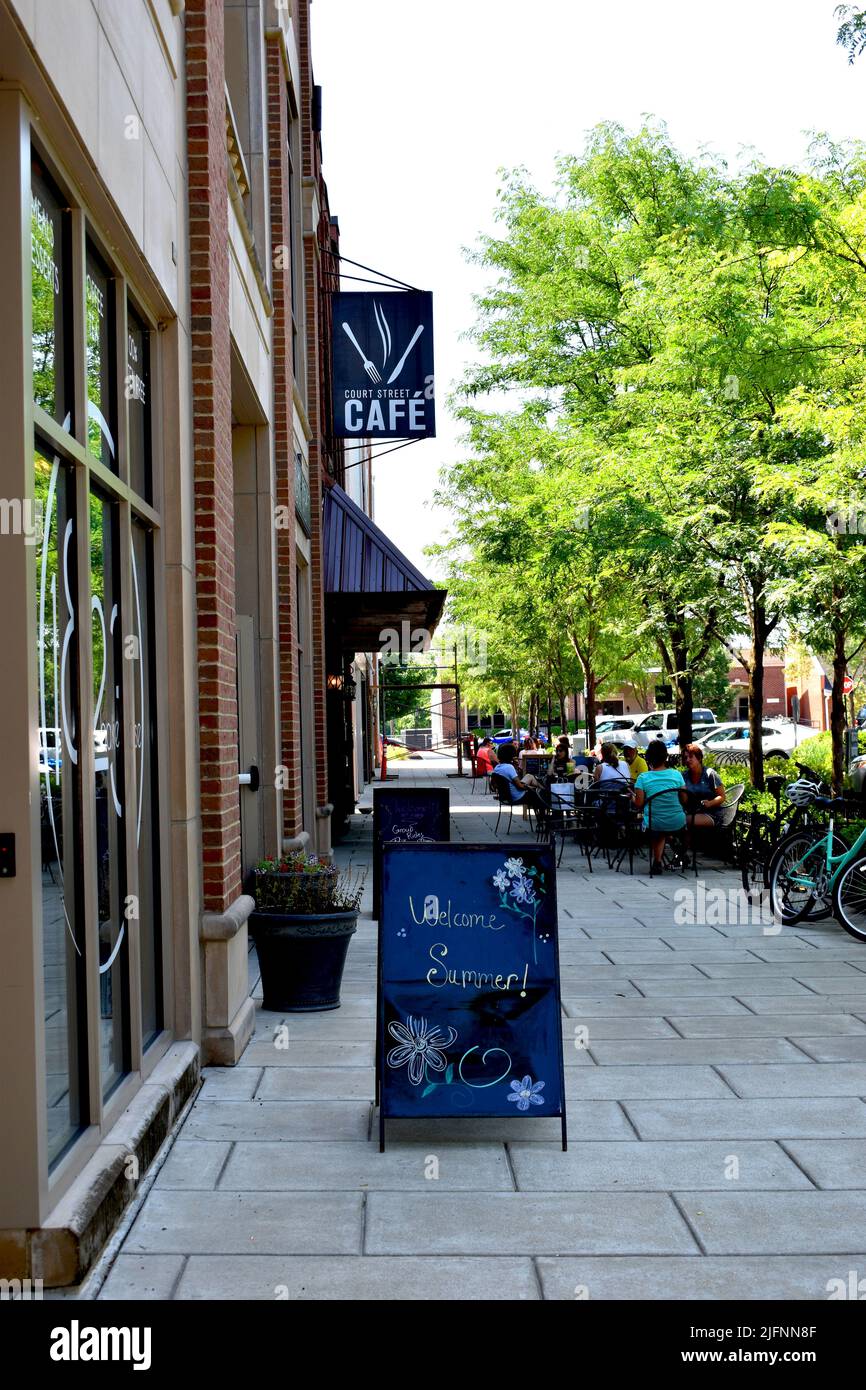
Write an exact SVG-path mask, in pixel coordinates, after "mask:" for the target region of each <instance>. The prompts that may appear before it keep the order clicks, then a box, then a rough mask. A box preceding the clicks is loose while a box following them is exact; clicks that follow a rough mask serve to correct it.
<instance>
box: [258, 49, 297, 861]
mask: <svg viewBox="0 0 866 1390" xmlns="http://www.w3.org/2000/svg"><path fill="white" fill-rule="evenodd" d="M266 61H267V102H268V106H267V119H268V178H269V188H268V195H269V199H270V213H271V248H272V257H271V264H272V268H273V289H272V292H273V301H274V319H273V333H274V339H273V373H274V462H275V471H276V500H277V507H278V508H280V526H279V528H278V529H277V531H276V552H277V624H278V636H279V667H280V729H281V753H280V761H281V763H282V764H283V766H284V767H285V768H286V769H287V770H288V785H287V786H286V787H285V788H284V790H283V793H282V801H283V834H284V835H286V836H294V835H298V834H300V832H301V830H303V807H302V805H301V757H302V749H301V742H300V720H299V718H298V706H299V700H300V691H299V689H298V670H297V661H296V645H297V632H296V620H297V607H296V584H297V579H296V566H297V549H296V537H295V447H294V430H293V419H294V412H293V408H292V382H293V378H294V363H293V361H292V268H291V251H290V247H291V238H292V229H291V227H290V225H289V206H290V203H289V153H288V141H289V125H288V121H289V117H288V99H289V98H288V90H287V86H286V77H285V69H284V67H283V58H282V50H281V48H280V44H279V40H278V39H277V37H276V35H271V36H269V37H268V40H267V58H266ZM285 522H287V523H288V524H287V525H286V524H284V523H285Z"/></svg>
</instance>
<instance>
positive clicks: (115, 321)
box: [21, 110, 174, 1204]
mask: <svg viewBox="0 0 866 1390" xmlns="http://www.w3.org/2000/svg"><path fill="white" fill-rule="evenodd" d="M25 126H26V129H27V134H28V136H29V140H28V142H27V145H26V149H22V161H21V196H22V198H23V199H24V200H25V201H26V206H27V221H28V227H29V218H30V196H31V194H30V189H31V167H32V165H31V157H34V158H36V159H37V160H38V161H39V163H40V165H42V166H43V168H44V170H45V172H46V174H47V175H48V176H49V177H50V179H51V181H52V183H53V184H54V186H55V187H56V188H57V189H58V190H59V192H60V193H61V195H62V197H63V199H64V200H65V202H66V206H67V208H68V210H69V244H70V253H69V259H70V274H69V277H68V283H67V290H68V294H69V298H70V301H71V302H70V305H69V308H68V310H67V313H68V335H67V336H68V339H69V341H68V343H67V344H66V351H67V354H68V362H69V370H70V385H69V389H68V401H69V406H70V417H71V419H70V428H69V429H68V430H67V429H64V427H63V425H62V424H60V423H58V422H57V421H56V420H54V419H53V418H52V416H50V415H49V414H48V412H47V411H46V410H44V409H43V408H42V407H41V406H39V405H37V404H36V402H35V400H34V399H33V387H32V349H31V348H30V346H29V344H25V349H26V352H27V353H29V358H30V366H29V371H28V373H27V382H26V396H25V413H26V415H27V418H28V420H29V423H30V430H29V433H30V449H31V451H34V450H36V449H39V450H40V451H41V452H43V453H44V454H46V456H47V457H48V458H49V459H51V458H53V457H54V456H55V455H56V456H57V457H59V458H60V460H61V462H62V463H63V464H65V465H68V466H69V467H71V469H72V471H73V482H72V488H73V496H74V505H75V515H76V531H75V544H76V592H75V594H74V596H73V600H74V606H75V611H76V620H77V622H76V625H77V626H78V627H79V644H80V652H79V661H78V671H77V689H76V691H75V694H76V696H77V708H78V710H79V712H80V715H79V717H80V727H81V729H90V728H92V725H93V703H94V701H93V651H92V640H91V636H90V593H91V591H90V553H89V547H90V531H89V516H90V511H89V506H90V497H91V495H92V494H93V493H94V492H97V493H101V494H102V495H103V496H104V497H106V498H108V499H110V501H111V502H112V504H114V505H116V508H117V511H116V517H117V528H118V544H119V564H118V570H119V583H120V592H121V601H122V605H123V617H124V622H125V623H127V624H128V623H134V622H135V617H134V612H133V607H132V605H133V596H134V587H133V570H132V566H133V558H132V528H133V525H134V522H135V519H136V518H138V519H139V520H140V521H141V523H142V524H143V526H144V528H145V529H146V531H148V532H149V533H150V535H151V537H152V540H151V553H152V569H153V575H152V590H153V596H152V612H151V615H150V622H151V628H152V641H151V653H150V677H149V679H150V683H151V689H152V699H153V702H154V711H153V720H154V723H155V727H156V749H155V753H156V757H155V760H154V761H153V762H152V764H151V766H150V768H149V769H148V774H147V775H148V776H149V777H150V778H151V779H152V782H153V785H154V787H155V788H158V789H159V796H158V802H157V807H156V811H155V813H154V815H153V829H152V833H153V835H154V836H156V838H157V844H156V846H155V856H154V875H155V883H154V895H155V916H156V917H157V918H158V920H157V921H156V922H155V924H154V928H153V929H154V930H155V931H156V932H157V933H158V934H159V948H160V949H159V957H160V967H161V969H160V986H161V1004H162V1007H161V1016H162V1026H161V1028H160V1029H159V1030H158V1031H157V1032H156V1033H155V1034H154V1035H153V1036H152V1037H151V1038H150V1040H149V1042H148V1043H147V1044H146V1045H145V1044H144V1041H143V1035H142V1018H141V1012H142V1011H141V997H142V996H141V987H142V980H141V950H140V934H139V933H140V924H139V923H138V922H135V921H134V919H129V933H128V944H127V948H126V949H127V961H128V969H127V988H128V996H129V1012H128V1019H127V1021H126V1026H127V1028H128V1048H129V1051H128V1063H129V1070H128V1071H126V1072H124V1073H123V1074H121V1076H120V1078H119V1079H118V1081H117V1082H116V1083H115V1085H114V1086H113V1087H112V1088H111V1089H110V1090H109V1092H108V1093H107V1094H106V1095H103V1089H102V1077H101V1071H100V1055H99V1046H100V1041H99V1039H100V1019H99V1011H100V990H99V979H100V976H99V970H98V952H97V950H96V928H95V925H94V924H95V923H96V922H97V921H98V912H97V903H96V859H97V851H96V812H95V800H94V797H93V795H92V793H91V792H90V791H88V790H84V789H86V788H89V787H92V786H93V785H94V778H95V753H94V747H93V739H92V738H82V739H81V740H80V749H79V759H80V778H81V785H82V797H83V805H84V815H83V817H82V826H81V861H82V874H81V879H82V882H81V885H80V890H79V891H80V901H81V906H82V911H83V922H84V927H83V936H84V943H85V956H86V962H85V967H84V972H85V991H84V993H85V997H84V999H83V1000H81V1001H80V1006H81V1009H82V1015H83V1018H84V1025H83V1031H84V1035H85V1038H86V1048H87V1054H86V1057H85V1059H84V1067H85V1069H86V1073H87V1092H88V1095H87V1111H86V1113H84V1114H83V1115H82V1122H81V1128H80V1129H79V1130H78V1131H77V1133H76V1134H74V1135H73V1136H71V1138H70V1139H69V1141H68V1142H67V1144H66V1145H65V1147H64V1148H63V1150H62V1151H61V1152H60V1153H59V1155H58V1156H57V1158H56V1159H55V1161H54V1162H53V1163H52V1164H51V1166H50V1167H49V1164H48V1158H47V1137H45V1139H44V1147H43V1145H42V1144H40V1155H39V1169H40V1171H39V1185H40V1191H41V1193H42V1196H43V1199H44V1200H45V1201H46V1202H47V1203H51V1204H53V1203H54V1202H56V1201H57V1200H58V1199H59V1198H60V1197H61V1196H62V1194H63V1192H64V1191H65V1190H66V1188H68V1186H69V1185H70V1183H71V1182H73V1181H74V1180H75V1178H76V1177H77V1176H78V1174H79V1173H80V1172H81V1170H82V1168H83V1167H84V1166H85V1164H86V1163H87V1161H88V1159H89V1158H90V1157H91V1156H92V1154H93V1152H94V1151H95V1150H96V1148H97V1147H98V1145H99V1144H100V1143H101V1142H103V1140H104V1138H105V1136H106V1134H107V1132H108V1131H109V1130H110V1129H111V1127H112V1126H113V1125H114V1124H115V1123H116V1121H117V1119H118V1117H119V1116H120V1114H121V1113H122V1112H123V1110H124V1109H125V1108H126V1107H127V1106H128V1105H129V1103H130V1101H131V1100H132V1098H133V1096H134V1095H135V1094H137V1092H138V1091H139V1089H140V1088H141V1086H142V1085H143V1084H144V1082H145V1081H146V1080H147V1078H148V1076H149V1075H150V1074H151V1073H152V1071H153V1069H154V1068H155V1067H156V1066H157V1065H158V1063H159V1061H160V1060H161V1058H162V1057H163V1056H164V1055H165V1053H166V1051H167V1049H168V1048H169V1047H170V1046H171V1044H172V1043H173V1041H174V1034H173V1030H172V1019H173V1016H174V991H173V975H172V970H171V959H172V942H171V920H172V911H171V893H170V838H169V831H170V820H169V817H170V807H169V804H168V796H167V793H166V791H165V789H166V788H167V787H168V785H169V767H168V757H167V753H168V729H167V714H166V701H167V694H166V692H167V658H166V648H167V619H166V603H165V534H164V523H163V516H162V507H163V497H164V469H165V463H166V448H165V444H164V439H163V434H164V432H163V429H162V419H163V399H162V390H161V385H162V383H161V367H162V359H161V353H160V343H159V322H158V319H157V317H156V315H155V314H154V313H153V312H152V311H151V310H150V309H149V308H148V306H147V303H146V300H145V297H144V295H143V294H142V293H141V292H140V291H139V290H138V288H137V287H136V286H135V285H134V284H133V283H132V282H131V281H130V279H129V277H128V275H127V274H126V272H125V269H124V267H123V265H122V264H121V262H120V260H119V257H118V253H117V251H116V250H112V247H111V244H110V242H109V239H108V237H107V236H106V234H105V232H104V230H103V229H102V228H101V227H100V226H99V224H98V223H97V222H96V221H94V220H92V219H91V217H90V215H89V212H88V210H87V204H86V199H85V198H84V197H83V196H82V195H81V193H80V190H79V189H78V187H77V185H76V182H75V180H74V179H73V178H72V177H70V175H69V174H68V173H67V171H66V169H65V168H64V167H63V164H62V162H61V160H60V159H59V158H58V157H57V156H56V155H55V153H54V151H53V150H52V148H51V144H50V142H49V141H48V140H47V139H46V138H45V137H44V134H43V132H42V131H41V130H37V128H36V122H35V117H34V115H33V113H32V111H29V110H28V112H27V119H26V121H25ZM29 245H30V239H29V236H28V238H27V242H26V249H25V264H24V267H23V273H24V276H25V279H26V282H27V286H28V291H27V292H28V296H29V293H30V290H29V283H30V259H29ZM88 245H90V246H91V247H92V248H93V250H94V252H95V253H96V254H97V255H98V257H99V258H100V260H101V261H102V262H103V264H104V265H105V267H106V269H107V271H108V274H109V278H110V284H111V287H112V293H111V295H110V312H111V316H112V319H111V336H110V339H109V341H110V344H111V350H112V351H113V360H112V364H111V365H112V370H111V378H112V380H113V383H114V400H113V407H114V411H115V414H116V420H115V422H114V426H115V429H116V436H117V437H116V441H115V447H116V458H115V461H116V465H117V471H116V472H115V471H113V470H112V469H110V468H108V467H107V466H106V465H105V464H104V463H102V462H101V460H99V459H97V458H96V457H94V455H93V454H91V453H90V451H89V449H88V439H87V425H88V418H87V404H88V393H87V372H86V358H87V319H86V315H87V306H86V257H87V249H88ZM128 305H129V306H130V307H131V309H132V310H133V312H134V313H135V314H136V316H137V317H138V319H139V321H140V323H141V325H142V327H143V330H144V332H145V333H146V334H147V340H148V343H147V350H148V358H149V390H150V400H149V413H150V421H149V436H150V438H149V445H150V450H149V453H150V500H147V499H145V498H144V497H142V496H141V495H139V494H138V493H137V492H135V491H134V489H133V488H132V486H131V482H130V448H129V428H128V426H129V416H128V405H127V398H126V392H125V389H124V387H125V380H126V371H127V327H128V318H127V306H128ZM29 318H30V301H29V298H28V301H27V316H26V318H25V324H24V332H25V334H26V331H27V323H28V322H29ZM31 489H32V482H31ZM145 589H146V585H145V584H142V590H143V591H144V590H145ZM145 601H146V600H145ZM85 616H86V619H87V620H86V621H85ZM30 621H31V622H34V621H35V613H34V615H32V616H31V620H30ZM130 630H132V629H130ZM34 649H35V634H34ZM134 667H135V663H134V662H133V661H124V662H123V664H122V672H121V676H122V691H121V698H122V709H123V730H122V735H121V750H122V758H123V763H122V771H123V782H124V786H125V789H126V792H125V797H126V802H127V804H128V805H133V804H135V798H136V797H137V794H138V777H137V769H136V766H135V714H136V697H135V693H134V690H133V679H134ZM30 717H31V720H33V721H34V722H35V723H36V724H37V725H38V712H37V710H36V709H35V707H32V708H31V712H30ZM35 801H36V804H35V805H34V806H32V808H31V828H32V832H33V834H34V835H35V836H36V838H37V843H38V836H39V819H40V806H39V798H38V797H37V798H36V799H35ZM122 845H123V856H124V859H123V862H124V869H125V872H124V877H125V885H126V893H127V895H129V894H137V893H138V858H139V855H138V845H137V841H136V829H135V817H133V816H129V815H127V816H124V817H123V835H122ZM33 906H34V911H33V930H34V932H35V933H36V934H37V938H38V948H39V978H40V979H41V978H42V976H43V973H44V962H43V960H42V923H41V910H42V890H41V883H40V882H39V880H36V881H35V882H34V895H33ZM40 1062H41V1068H42V1079H41V1081H39V1080H37V1091H38V1092H39V1093H40V1094H42V1090H43V1088H44V1078H45V1065H46V1057H45V1050H44V1039H43V1042H42V1047H41V1050H40ZM44 1128H45V1127H44V1125H43V1132H44Z"/></svg>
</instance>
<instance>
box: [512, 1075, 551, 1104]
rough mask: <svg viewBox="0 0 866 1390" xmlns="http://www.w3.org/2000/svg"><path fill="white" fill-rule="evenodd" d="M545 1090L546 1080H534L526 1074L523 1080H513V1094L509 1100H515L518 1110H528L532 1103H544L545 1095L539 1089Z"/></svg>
mask: <svg viewBox="0 0 866 1390" xmlns="http://www.w3.org/2000/svg"><path fill="white" fill-rule="evenodd" d="M543 1090H544V1082H543V1081H536V1082H533V1080H532V1077H531V1076H524V1078H523V1080H522V1081H512V1083H511V1094H510V1095H509V1096H507V1097H506V1099H507V1100H513V1101H514V1102H515V1104H516V1105H517V1108H518V1110H528V1109H529V1107H530V1105H543V1104H544V1097H543V1096H541V1095H539V1094H538V1093H539V1091H543Z"/></svg>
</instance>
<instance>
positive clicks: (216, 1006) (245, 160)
mask: <svg viewBox="0 0 866 1390" xmlns="http://www.w3.org/2000/svg"><path fill="white" fill-rule="evenodd" d="M309 4H310V0H225V3H223V0H186V3H184V0H63V3H58V0H0V79H2V83H0V166H2V171H3V179H4V182H3V187H4V200H3V204H2V208H0V251H2V255H0V281H2V302H3V305H4V312H5V323H4V328H5V331H4V334H3V335H2V338H0V399H2V406H3V413H4V420H5V422H6V436H5V446H6V447H5V449H4V452H3V456H2V461H0V470H2V483H0V493H2V496H3V498H4V499H5V500H4V503H3V507H2V523H3V524H2V534H0V581H2V585H3V593H4V614H3V648H4V660H5V666H4V677H5V678H4V681H3V682H0V730H2V740H3V745H2V756H3V767H4V777H3V779H2V782H0V829H2V830H3V832H4V833H9V834H11V835H14V837H15V839H14V843H15V850H16V860H17V872H16V873H15V875H14V877H13V876H8V877H7V879H5V880H4V881H3V882H2V883H0V914H2V919H3V923H4V931H3V936H2V942H0V972H2V978H3V983H4V1007H3V1009H2V1010H0V1037H2V1049H0V1089H2V1093H3V1096H4V1121H5V1126H6V1133H7V1140H8V1142H6V1143H5V1144H4V1145H3V1147H2V1151H0V1276H7V1277H22V1278H23V1277H28V1276H29V1277H32V1278H41V1279H44V1281H45V1282H46V1284H64V1283H69V1282H72V1281H74V1280H76V1279H77V1278H79V1277H80V1276H81V1275H82V1273H83V1272H84V1271H85V1270H86V1268H87V1267H88V1265H89V1264H90V1263H91V1262H92V1260H93V1259H94V1258H95V1257H96V1255H97V1254H98V1251H99V1249H100V1247H101V1245H102V1244H103V1242H104V1240H105V1239H106V1237H107V1236H108V1234H109V1233H110V1231H111V1228H112V1225H113V1224H114V1222H115V1221H116V1220H117V1218H118V1216H119V1214H120V1213H121V1212H122V1210H123V1208H124V1207H125V1206H126V1205H127V1203H128V1202H129V1201H130V1200H131V1199H132V1197H133V1196H134V1193H135V1188H136V1184H137V1182H138V1181H139V1180H140V1179H141V1178H142V1177H143V1176H144V1175H145V1173H146V1171H147V1167H148V1165H149V1163H150V1162H151V1160H152V1158H153V1156H154V1154H155V1153H156V1151H157V1150H158V1148H159V1145H160V1143H161V1141H162V1139H163V1138H164V1137H165V1135H166V1133H167V1132H168V1130H169V1129H170V1128H171V1126H172V1124H173V1122H174V1120H175V1119H176V1117H177V1115H178V1113H179V1112H180V1110H181V1109H182V1108H183V1106H184V1104H185V1102H186V1100H187V1099H188V1098H189V1097H190V1096H191V1094H192V1093H193V1092H194V1090H195V1087H196V1084H197V1078H198V1073H199V1069H200V1066H201V1065H202V1063H203V1062H206V1063H223V1064H232V1063H233V1062H235V1061H236V1060H237V1058H238V1057H239V1056H240V1054H241V1053H242V1051H243V1049H244V1047H245V1046H246V1043H247V1041H248V1040H249V1037H250V1034H251V1031H252V1028H253V1022H254V1007H253V1003H252V1000H251V999H250V998H249V992H248V983H247V980H248V971H247V955H248V949H249V943H248V932H247V921H248V917H249V914H250V912H251V911H252V908H253V900H252V898H250V897H249V896H248V895H247V894H246V893H245V892H244V883H245V879H246V875H247V873H248V871H249V869H250V868H251V866H252V865H253V864H254V863H255V861H256V860H257V859H259V858H261V857H262V856H265V855H268V856H270V855H275V854H278V853H280V852H282V851H285V850H289V849H292V848H305V849H310V850H316V851H319V852H321V853H325V854H327V853H328V852H329V850H330V845H331V835H332V824H333V823H334V820H335V814H334V813H335V812H336V815H337V818H338V819H339V820H343V819H345V816H346V815H347V814H348V813H349V812H350V811H351V809H352V805H353V799H354V797H355V795H357V791H358V789H359V785H360V784H361V783H362V782H363V781H364V780H365V778H367V777H369V776H370V775H371V773H372V764H373V757H374V745H375V735H376V727H377V713H376V708H375V686H376V662H375V659H374V657H373V655H372V653H374V652H375V651H376V648H377V641H376V639H377V635H378V632H379V629H380V628H381V626H383V625H384V623H385V621H386V620H391V621H393V620H394V619H395V618H402V617H404V616H405V617H409V618H411V619H413V620H415V621H417V620H418V619H419V618H421V617H423V619H424V621H425V622H427V623H435V621H436V618H437V617H438V612H439V611H441V603H442V595H441V594H437V593H436V591H434V590H432V589H431V587H430V585H429V584H428V582H427V581H426V580H425V579H424V577H423V576H421V575H419V574H418V573H417V571H414V570H413V569H412V567H411V566H410V565H408V562H406V561H404V559H403V557H402V556H401V555H400V553H399V551H398V550H397V549H396V547H394V546H393V544H392V543H391V542H390V541H388V539H387V537H384V536H382V533H381V532H379V531H378V530H377V528H376V527H375V525H374V523H373V522H372V520H371V519H370V513H371V512H372V473H371V465H370V457H369V449H367V450H366V451H365V450H364V449H363V448H361V449H360V450H358V451H357V452H356V454H355V456H354V457H353V459H352V460H351V463H352V465H353V466H352V467H351V468H349V467H347V463H348V462H349V461H348V460H347V458H346V457H345V456H344V453H343V450H342V448H341V446H340V445H339V444H338V442H337V441H335V440H334V439H333V437H332V435H331V428H330V399H329V370H328V362H329V344H330V298H329V296H330V292H331V290H333V289H334V288H336V286H337V284H338V283H339V265H340V262H339V228H338V225H337V222H336V220H335V219H334V218H333V217H332V216H331V213H330V210H329V206H328V198H327V190H326V187H325V184H324V181H323V177H322V152H321V136H320V126H321V119H320V116H321V94H320V92H319V90H318V89H317V88H316V87H315V85H314V81H313V69H312V61H311V55H310V40H309ZM323 499H324V501H323ZM355 537H360V541H359V545H354V543H353V544H352V545H348V546H347V547H345V549H344V550H341V545H342V543H343V542H345V541H348V540H349V539H350V538H355ZM359 547H360V548H359ZM347 555H349V556H350V557H354V558H352V559H351V563H349V561H348V560H347V559H346V556H347ZM358 556H360V560H358V558H357V557H358ZM378 556H381V557H385V556H387V563H384V560H383V562H382V563H378V564H377V563H376V560H377V557H378ZM346 589H348V590H350V592H349V593H348V594H347V593H346V592H344V590H346ZM364 653H367V654H368V655H366V656H365V655H364ZM352 690H354V691H355V694H356V696H360V697H361V698H356V699H355V700H354V701H353V700H351V699H349V698H348V696H349V694H350V693H351V691H352Z"/></svg>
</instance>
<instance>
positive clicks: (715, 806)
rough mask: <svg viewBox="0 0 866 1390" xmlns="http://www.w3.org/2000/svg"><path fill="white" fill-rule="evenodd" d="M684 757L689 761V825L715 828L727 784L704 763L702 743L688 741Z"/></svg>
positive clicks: (686, 761)
mask: <svg viewBox="0 0 866 1390" xmlns="http://www.w3.org/2000/svg"><path fill="white" fill-rule="evenodd" d="M683 758H684V760H685V764H686V775H685V783H686V792H687V793H688V802H687V807H688V812H689V814H688V815H687V816H686V820H687V821H688V823H689V825H690V826H692V825H696V826H697V827H698V829H699V830H711V829H712V828H713V826H715V825H718V823H719V818H720V816H721V813H722V807H723V806H724V804H725V787H724V783H723V782H722V779H721V777H720V776H719V774H718V773H717V772H716V771H715V769H714V768H712V767H704V750H703V748H702V747H701V745H700V744H699V743H687V744H686V749H685V753H684V754H683Z"/></svg>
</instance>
